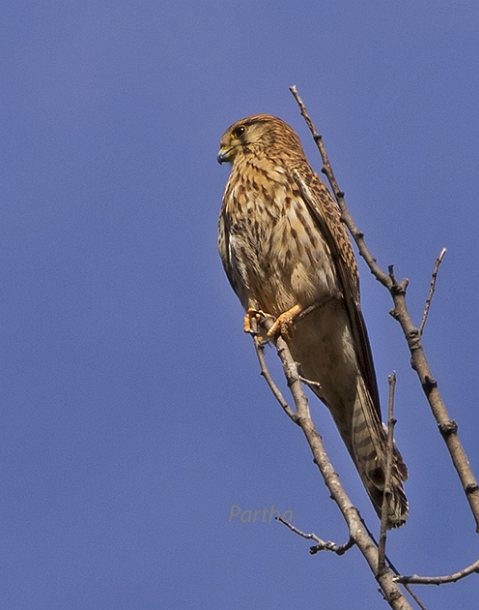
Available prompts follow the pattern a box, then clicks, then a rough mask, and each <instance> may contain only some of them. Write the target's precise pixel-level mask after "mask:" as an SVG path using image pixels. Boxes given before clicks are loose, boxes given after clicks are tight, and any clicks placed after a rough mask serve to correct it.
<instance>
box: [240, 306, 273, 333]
mask: <svg viewBox="0 0 479 610" xmlns="http://www.w3.org/2000/svg"><path fill="white" fill-rule="evenodd" d="M265 318H274V316H272V315H271V314H269V313H265V312H264V311H262V310H261V309H255V308H254V307H248V310H247V312H246V314H245V317H244V318H243V330H244V332H245V333H249V334H250V335H251V334H252V335H257V334H258V323H259V322H261V320H264V319H265Z"/></svg>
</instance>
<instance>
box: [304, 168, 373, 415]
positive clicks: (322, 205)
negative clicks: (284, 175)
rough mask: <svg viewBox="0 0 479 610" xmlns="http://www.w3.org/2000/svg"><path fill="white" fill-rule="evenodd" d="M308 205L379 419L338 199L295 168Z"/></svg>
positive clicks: (352, 259)
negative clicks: (328, 256)
mask: <svg viewBox="0 0 479 610" xmlns="http://www.w3.org/2000/svg"><path fill="white" fill-rule="evenodd" d="M305 173H306V175H305ZM293 178H294V180H295V181H296V183H297V184H298V186H299V188H300V190H301V193H302V195H303V198H304V201H305V203H306V205H307V208H308V210H309V212H310V214H311V216H312V217H313V219H314V221H315V223H316V224H317V226H318V229H319V230H320V231H321V234H322V236H323V237H324V239H325V240H326V243H327V244H328V246H329V248H330V250H331V254H332V258H333V261H334V263H335V267H336V272H337V276H338V279H339V284H340V286H341V290H342V293H343V297H344V303H345V305H346V310H347V313H348V318H349V323H350V327H351V332H352V334H353V338H354V345H355V347H356V355H357V358H358V362H359V367H360V369H361V373H362V375H363V377H364V380H365V382H366V385H367V388H368V390H369V393H370V395H371V398H372V400H373V403H374V406H375V408H376V411H377V412H378V415H379V418H381V407H380V402H379V392H378V385H377V381H376V373H375V370H374V364H373V358H372V352H371V346H370V343H369V338H368V333H367V330H366V324H365V322H364V318H363V314H362V312H361V307H360V301H359V278H358V271H357V265H356V259H355V257H354V252H353V249H352V246H351V242H350V240H349V237H348V235H347V233H346V229H345V227H344V225H343V223H342V221H341V219H340V212H339V208H338V206H337V204H336V202H335V201H334V200H333V198H332V197H331V194H330V193H329V191H328V189H327V188H326V186H325V185H324V184H323V183H322V182H321V181H320V180H319V178H318V177H317V176H316V174H314V172H313V171H312V170H310V168H309V166H308V171H307V172H304V170H303V169H302V170H301V171H298V170H297V169H296V170H293Z"/></svg>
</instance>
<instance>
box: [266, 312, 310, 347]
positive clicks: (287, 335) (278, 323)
mask: <svg viewBox="0 0 479 610" xmlns="http://www.w3.org/2000/svg"><path fill="white" fill-rule="evenodd" d="M302 310H303V308H302V307H301V305H293V307H291V309H288V310H287V311H284V312H283V313H282V314H281V315H279V316H278V317H277V318H276V320H275V321H274V324H273V326H272V327H271V328H270V329H269V330H268V332H267V333H266V336H267V337H269V338H270V339H272V338H273V337H277V336H278V335H281V336H282V337H283V339H285V340H287V339H291V338H292V336H293V324H294V321H295V319H296V318H297V317H298V316H299V314H300V313H301V312H302Z"/></svg>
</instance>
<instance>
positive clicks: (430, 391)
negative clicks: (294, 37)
mask: <svg viewBox="0 0 479 610" xmlns="http://www.w3.org/2000/svg"><path fill="white" fill-rule="evenodd" d="M290 91H291V93H292V94H293V97H294V98H295V100H296V102H297V104H298V106H299V109H300V112H301V114H302V116H303V117H304V119H305V121H306V124H307V125H308V127H309V129H310V131H311V133H312V136H313V139H314V141H315V142H316V145H317V147H318V150H319V153H320V155H321V159H322V162H323V168H322V172H323V173H324V174H325V175H326V177H327V179H328V181H329V184H330V186H331V189H332V191H333V193H334V196H335V198H336V201H337V204H338V206H339V209H340V211H341V219H342V221H343V222H344V223H345V224H346V226H347V227H348V229H349V232H350V233H351V235H352V237H353V239H354V241H355V242H356V245H357V247H358V250H359V253H360V255H361V256H362V257H363V258H364V260H365V261H366V264H367V265H368V267H369V269H370V271H371V273H372V274H373V275H374V276H375V278H376V279H377V280H378V281H379V282H380V283H381V284H382V285H383V286H385V288H387V290H388V291H389V293H390V295H391V298H392V300H393V303H394V308H393V310H392V312H391V314H392V315H393V317H394V318H395V319H396V320H397V321H398V322H399V324H400V326H401V329H402V331H403V334H404V337H405V339H406V342H407V345H408V347H409V351H410V354H411V366H412V368H413V369H414V370H415V371H416V373H417V376H418V378H419V381H420V384H421V387H422V389H423V392H424V394H425V396H426V398H427V401H428V403H429V406H430V408H431V412H432V414H433V416H434V418H435V420H436V422H437V425H438V428H439V430H440V432H441V435H442V437H443V439H444V442H445V444H446V447H447V449H448V451H449V455H450V456H451V460H452V462H453V465H454V468H455V469H456V472H457V474H458V477H459V479H460V481H461V485H462V489H463V491H464V494H465V496H466V499H467V501H468V502H469V506H470V509H471V512H472V514H473V517H474V520H475V523H476V532H479V485H478V483H477V480H476V477H475V475H474V473H473V471H472V468H471V466H470V462H469V459H468V456H467V454H466V452H465V450H464V447H463V446H462V443H461V441H460V439H459V435H458V433H457V424H456V422H454V420H452V419H451V418H450V416H449V413H448V411H447V408H446V405H445V403H444V400H443V398H442V395H441V393H440V391H439V388H438V384H437V381H436V380H435V378H434V375H433V373H432V370H431V367H430V366H429V362H428V360H427V357H426V354H425V352H424V348H423V346H422V343H421V333H420V329H419V328H418V327H417V326H416V325H415V324H414V322H413V320H412V318H411V315H410V314H409V310H408V307H407V304H406V289H407V285H408V281H407V280H406V279H404V280H401V281H400V282H398V281H396V279H395V277H394V273H393V270H392V266H390V268H389V273H386V272H385V271H383V270H382V269H381V267H380V266H379V265H378V263H377V261H376V259H375V258H374V256H373V255H372V253H371V252H370V250H369V248H368V247H367V245H366V242H365V239H364V234H363V233H362V231H360V230H359V228H358V226H357V225H356V223H355V222H354V219H353V217H352V216H351V213H350V212H349V210H348V208H347V206H346V203H345V200H344V193H343V192H342V191H341V189H340V188H339V185H338V182H337V180H336V177H335V175H334V172H333V169H332V166H331V163H330V161H329V157H328V155H327V152H326V148H325V146H324V142H323V138H322V136H321V134H320V133H319V131H318V130H317V129H316V127H315V126H314V124H313V122H312V120H311V118H310V116H309V114H308V112H307V110H306V107H305V105H304V102H303V100H302V99H301V97H300V95H299V93H298V90H297V88H296V86H291V87H290Z"/></svg>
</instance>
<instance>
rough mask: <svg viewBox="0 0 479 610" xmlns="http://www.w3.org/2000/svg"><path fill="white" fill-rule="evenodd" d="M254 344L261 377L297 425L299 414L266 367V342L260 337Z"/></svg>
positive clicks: (256, 337) (257, 337) (254, 340)
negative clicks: (290, 404)
mask: <svg viewBox="0 0 479 610" xmlns="http://www.w3.org/2000/svg"><path fill="white" fill-rule="evenodd" d="M253 342H254V348H255V351H256V356H257V357H258V362H259V367H260V371H261V375H262V376H263V377H264V379H265V381H266V383H267V384H268V386H269V389H270V390H271V392H272V393H273V396H274V397H275V398H276V400H277V401H278V402H279V404H280V405H281V408H282V409H283V411H284V412H285V413H286V415H287V416H288V417H289V418H291V419H292V420H293V421H294V422H295V423H297V418H298V416H297V414H296V413H295V412H294V410H293V409H292V408H291V407H290V406H289V404H288V402H287V400H286V399H285V398H284V396H283V394H282V393H281V390H280V389H279V388H278V386H277V385H276V383H275V382H274V380H273V377H272V376H271V373H270V372H269V370H268V367H267V365H266V358H265V356H264V342H263V341H262V339H261V337H259V336H254V337H253Z"/></svg>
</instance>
